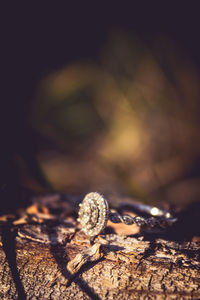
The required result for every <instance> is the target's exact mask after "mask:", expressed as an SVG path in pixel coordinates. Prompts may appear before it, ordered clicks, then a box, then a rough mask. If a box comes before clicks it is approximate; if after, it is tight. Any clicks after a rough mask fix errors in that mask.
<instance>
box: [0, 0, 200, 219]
mask: <svg viewBox="0 0 200 300" xmlns="http://www.w3.org/2000/svg"><path fill="white" fill-rule="evenodd" d="M5 11H6V13H5V20H4V23H3V29H4V36H3V38H2V41H1V43H2V49H3V52H2V55H1V58H2V61H3V74H2V75H3V78H4V81H3V88H4V89H5V93H4V94H3V97H2V98H1V111H0V122H1V123H0V127H1V153H0V163H1V164H0V165H1V170H0V199H1V200H0V201H1V212H3V213H5V212H10V211H13V210H15V209H16V208H19V207H22V206H24V205H27V204H28V199H29V197H30V196H31V195H32V194H35V193H36V194H37V193H46V192H51V191H56V192H64V193H68V194H74V195H80V194H84V193H87V192H89V191H99V192H101V193H104V194H106V195H118V196H120V195H123V196H124V195H125V196H129V197H133V198H136V199H139V200H142V201H144V202H146V203H153V202H154V203H161V202H165V203H169V204H170V206H178V207H180V208H182V207H185V206H186V205H191V204H193V203H196V202H198V201H199V197H200V140H199V130H200V118H199V113H200V101H199V97H200V56H199V53H200V38H199V26H200V20H199V16H198V10H197V8H196V7H192V6H190V7H188V6H185V7H184V5H183V4H181V6H179V5H177V6H175V5H173V6H172V7H168V8H166V7H165V8H164V7H158V6H156V5H155V7H154V6H152V5H147V4H145V6H141V7H140V8H138V7H137V8H135V9H134V8H129V7H120V6H119V7H118V6H117V5H116V4H115V5H114V6H112V5H110V7H108V6H106V7H101V8H100V7H98V8H97V7H96V8H95V9H94V8H93V7H91V6H89V7H88V8H87V7H85V6H83V5H80V6H79V7H75V8H72V7H70V8H69V7H66V8H65V9H64V8H59V9H58V7H57V8H55V7H51V8H50V7H48V9H47V7H46V6H45V5H44V7H42V6H40V7H39V8H33V7H30V6H29V7H23V10H20V9H19V7H18V8H15V7H12V8H10V7H9V8H8V9H7V10H5Z"/></svg>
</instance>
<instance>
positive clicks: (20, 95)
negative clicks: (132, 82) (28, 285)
mask: <svg viewBox="0 0 200 300" xmlns="http://www.w3.org/2000/svg"><path fill="white" fill-rule="evenodd" d="M43 4H44V3H43ZM54 4H55V3H54ZM120 4H121V5H118V4H116V3H115V2H113V3H110V4H109V5H108V4H106V5H104V6H103V5H102V6H100V5H97V3H95V4H90V5H88V6H86V5H83V3H81V2H79V3H78V2H77V3H76V6H75V7H70V6H69V5H68V6H67V5H66V6H65V7H59V5H56V4H55V5H51V4H49V2H46V3H45V4H44V5H41V4H40V5H38V6H37V7H35V6H32V7H31V5H30V4H29V5H27V4H24V5H21V7H19V6H18V5H16V4H15V5H14V4H10V6H9V7H6V8H3V9H2V15H3V23H2V26H1V28H2V30H3V34H2V36H1V59H2V63H3V64H2V65H3V68H2V79H1V82H2V87H3V93H2V96H1V108H0V134H1V145H0V149H1V150H0V185H1V193H0V201H1V211H2V212H10V211H12V210H13V209H14V210H15V209H16V208H17V207H20V206H23V205H26V204H27V203H28V196H27V194H26V192H25V196H24V186H23V189H22V184H21V182H20V181H19V171H18V163H17V162H16V161H18V160H16V157H18V155H19V156H20V157H23V159H24V160H25V162H26V164H27V166H28V167H27V168H30V170H31V173H32V175H33V176H34V177H36V178H37V180H38V181H39V182H40V184H41V185H42V186H43V187H46V188H47V189H48V185H47V184H46V182H45V180H44V179H43V178H42V177H41V174H40V172H39V169H38V168H37V165H36V164H35V163H34V157H35V154H36V153H37V151H39V150H40V148H41V145H42V144H43V141H41V137H40V136H38V135H37V133H35V132H34V130H33V129H31V128H30V127H29V122H28V120H27V118H29V110H30V105H31V103H32V101H34V100H33V99H34V96H35V90H36V87H37V85H38V83H39V82H40V80H41V78H43V77H44V76H45V75H46V74H48V73H50V72H52V71H55V70H57V69H59V68H60V67H62V66H64V65H67V64H69V63H72V62H77V61H78V62H79V61H81V60H86V61H87V60H91V59H94V60H95V59H96V57H97V56H98V54H99V52H100V50H101V48H102V47H103V45H104V44H105V41H106V40H107V38H108V35H109V33H110V32H111V31H112V30H123V31H124V32H128V33H129V34H130V35H131V34H134V35H137V36H138V37H139V38H140V39H141V40H142V41H143V42H144V43H145V44H146V45H148V44H151V41H152V39H156V37H157V36H159V37H165V38H167V39H170V40H171V41H172V42H174V43H175V45H178V49H179V51H181V53H180V56H181V55H182V54H183V53H184V55H185V57H187V58H188V59H191V60H192V61H193V62H194V64H195V65H196V67H197V68H198V70H199V67H200V55H199V53H200V35H199V27H200V18H199V10H198V5H195V4H197V3H196V2H192V4H191V3H189V2H188V5H184V4H183V3H182V2H176V5H175V4H173V5H171V7H169V6H168V7H165V6H164V5H160V4H159V5H158V4H154V5H152V3H148V2H144V3H143V5H141V6H140V7H137V6H136V5H134V3H132V6H131V5H130V6H129V7H128V5H125V4H124V3H122V2H121V3H120ZM163 47H164V46H163ZM183 64H184V62H183ZM193 146H194V145H192V146H191V147H193ZM69 147H70V145H69ZM27 193H28V192H27ZM22 200H23V201H24V202H22Z"/></svg>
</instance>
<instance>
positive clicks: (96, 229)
mask: <svg viewBox="0 0 200 300" xmlns="http://www.w3.org/2000/svg"><path fill="white" fill-rule="evenodd" d="M79 207H80V209H79V212H78V215H79V217H78V219H77V221H78V222H80V224H81V226H82V230H83V231H84V232H85V234H86V235H87V236H89V237H91V238H93V237H95V236H97V235H98V234H100V233H101V232H102V231H103V229H104V228H105V227H106V224H107V221H108V220H110V221H111V222H113V223H124V224H126V225H132V224H136V225H138V226H141V227H142V226H143V227H150V228H154V227H157V228H166V227H167V226H169V225H171V224H173V223H174V222H176V221H177V218H174V217H173V216H172V214H171V213H170V212H169V211H167V210H164V209H160V208H158V207H153V206H150V205H145V204H141V203H134V205H133V207H134V208H135V209H136V210H137V211H139V212H142V213H147V214H149V215H150V216H151V217H146V218H145V217H141V216H135V217H131V216H129V215H120V214H118V213H116V212H111V211H110V210H109V205H108V202H107V200H106V199H105V198H104V197H103V196H102V195H100V194H99V193H97V192H94V193H89V194H87V195H86V196H85V198H84V199H83V201H82V203H80V204H79Z"/></svg>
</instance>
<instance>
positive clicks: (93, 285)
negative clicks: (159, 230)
mask: <svg viewBox="0 0 200 300" xmlns="http://www.w3.org/2000/svg"><path fill="white" fill-rule="evenodd" d="M29 217H30V216H29ZM0 229H1V231H0V282H1V285H0V299H20V300H21V299H198V298H200V261H199V256H200V243H198V242H196V243H195V242H176V241H170V240H166V239H161V238H158V237H157V238H153V237H152V236H151V237H149V238H146V237H143V236H140V237H139V238H136V237H134V236H123V235H119V234H116V233H106V234H103V235H101V236H99V237H97V238H96V239H95V241H94V244H93V245H91V244H90V242H89V241H88V239H87V237H86V236H85V235H84V233H83V232H82V231H81V230H80V229H78V228H77V224H76V222H75V221H74V220H73V219H72V217H70V216H68V217H65V218H64V219H61V218H57V217H55V216H53V215H49V216H48V217H45V218H44V219H42V218H41V216H40V218H38V219H37V222H36V221H34V222H33V218H31V220H29V221H28V220H26V222H24V223H23V222H21V223H20V222H13V221H6V222H2V223H1V227H0Z"/></svg>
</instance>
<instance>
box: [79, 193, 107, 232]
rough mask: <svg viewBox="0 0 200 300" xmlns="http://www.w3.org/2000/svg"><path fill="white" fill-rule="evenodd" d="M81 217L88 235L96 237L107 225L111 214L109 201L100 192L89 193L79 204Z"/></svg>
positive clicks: (81, 222) (82, 224)
mask: <svg viewBox="0 0 200 300" xmlns="http://www.w3.org/2000/svg"><path fill="white" fill-rule="evenodd" d="M79 206H80V209H79V213H78V214H79V218H78V222H80V224H81V226H82V228H83V231H84V232H85V234H86V235H88V236H90V237H94V236H96V235H98V234H99V233H100V232H101V231H102V230H103V229H104V228H105V226H106V223H107V221H108V215H109V207H108V202H107V201H106V199H104V197H103V196H101V195H100V194H99V193H97V192H95V193H89V194H87V195H86V196H85V198H84V199H83V202H82V203H80V204H79Z"/></svg>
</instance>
